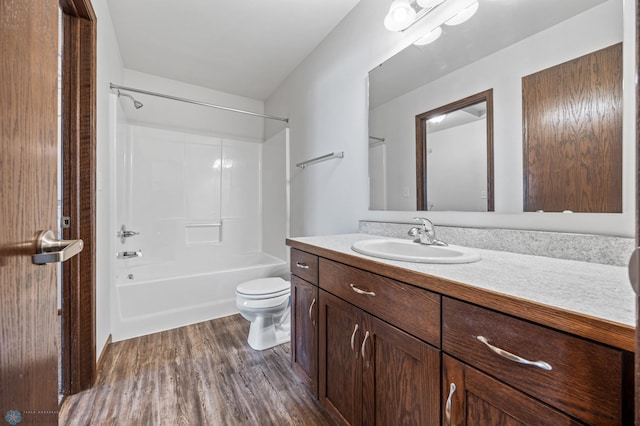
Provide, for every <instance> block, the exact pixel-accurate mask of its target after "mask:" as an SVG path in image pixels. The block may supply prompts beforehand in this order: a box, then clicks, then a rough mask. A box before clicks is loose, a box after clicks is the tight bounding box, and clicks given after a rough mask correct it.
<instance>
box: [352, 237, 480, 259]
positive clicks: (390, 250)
mask: <svg viewBox="0 0 640 426" xmlns="http://www.w3.org/2000/svg"><path fill="white" fill-rule="evenodd" d="M351 249H352V250H353V251H356V252H358V253H361V254H366V255H368V256H373V257H380V258H382V259H390V260H402V261H404V262H416V263H472V262H477V261H479V260H480V259H482V257H481V256H480V253H478V252H477V251H475V250H473V249H470V248H467V247H460V246H454V245H448V246H430V245H424V244H420V243H416V242H413V241H411V240H400V239H390V238H381V239H373V240H362V241H357V242H355V243H353V245H352V246H351Z"/></svg>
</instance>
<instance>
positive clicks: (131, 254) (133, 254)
mask: <svg viewBox="0 0 640 426" xmlns="http://www.w3.org/2000/svg"><path fill="white" fill-rule="evenodd" d="M133 257H142V250H137V251H119V252H118V254H117V255H116V258H118V259H131V258H133Z"/></svg>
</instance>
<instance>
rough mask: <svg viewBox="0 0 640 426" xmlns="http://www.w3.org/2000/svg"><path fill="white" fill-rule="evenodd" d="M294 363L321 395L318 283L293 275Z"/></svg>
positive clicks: (311, 386)
mask: <svg viewBox="0 0 640 426" xmlns="http://www.w3.org/2000/svg"><path fill="white" fill-rule="evenodd" d="M291 330H292V333H291V336H292V338H293V339H292V341H291V365H292V367H293V371H295V372H296V374H297V375H298V376H299V377H300V378H301V379H302V380H303V381H304V382H305V384H306V385H307V388H308V389H309V390H310V391H311V393H312V394H313V395H314V396H315V397H316V398H317V397H318V287H316V286H315V285H313V284H310V283H308V282H306V281H304V280H302V279H300V278H298V277H296V276H295V275H292V276H291Z"/></svg>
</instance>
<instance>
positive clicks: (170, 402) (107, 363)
mask: <svg viewBox="0 0 640 426" xmlns="http://www.w3.org/2000/svg"><path fill="white" fill-rule="evenodd" d="M248 330H249V323H248V322H247V321H246V320H244V319H243V318H242V317H241V316H240V315H232V316H230V317H225V318H220V319H216V320H212V321H208V322H203V323H200V324H194V325H190V326H187V327H182V328H179V329H175V330H170V331H165V332H161V333H156V334H152V335H149V336H144V337H139V338H135V339H130V340H126V341H122V342H117V343H113V344H112V345H111V347H110V349H109V351H108V353H107V354H106V355H105V359H104V362H103V365H102V368H101V369H100V371H99V372H98V380H97V383H96V386H95V387H94V388H92V389H90V390H88V391H85V392H81V393H79V394H76V395H73V396H70V397H68V398H66V400H65V401H64V403H63V405H62V409H61V412H60V422H59V424H60V425H65V426H66V425H118V426H124V425H154V426H155V425H196V426H197V425H332V424H333V422H331V420H329V417H328V415H326V414H325V412H324V411H323V409H322V408H321V407H320V406H319V404H318V403H317V402H316V401H315V400H314V398H313V397H312V396H311V395H310V394H309V392H307V390H306V389H305V388H304V386H303V385H302V383H301V382H300V381H299V380H298V379H297V378H296V377H295V375H294V374H293V372H292V370H291V367H290V353H289V345H288V344H284V345H280V346H277V347H275V348H272V349H267V350H265V351H254V350H252V349H251V348H250V347H249V346H248V345H247V342H246V336H247V332H248Z"/></svg>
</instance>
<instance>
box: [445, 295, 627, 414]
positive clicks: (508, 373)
mask: <svg viewBox="0 0 640 426" xmlns="http://www.w3.org/2000/svg"><path fill="white" fill-rule="evenodd" d="M442 318H443V319H442V325H443V328H442V349H443V351H444V352H447V353H449V354H451V355H453V356H455V357H456V358H459V359H460V360H462V361H464V362H465V363H466V364H469V365H471V366H473V367H476V368H478V369H479V370H482V371H483V372H486V373H488V374H489V375H491V376H494V377H496V378H497V379H499V380H501V381H503V382H505V383H507V384H509V385H511V386H513V387H514V388H517V389H519V390H521V391H522V392H525V393H527V394H529V395H531V396H533V397H535V398H537V399H539V400H541V401H544V402H546V403H547V404H549V405H551V406H553V407H556V408H557V409H559V410H561V411H563V412H566V413H568V414H569V415H571V416H573V417H575V418H577V419H579V420H581V421H583V422H586V423H588V424H593V425H620V424H625V422H626V421H628V417H627V416H628V415H629V413H627V412H626V411H627V408H628V407H626V405H625V401H626V400H627V398H628V395H626V393H627V391H626V389H625V383H626V380H625V375H627V374H631V372H630V371H629V370H628V364H629V362H628V359H626V358H627V357H626V355H625V352H623V351H621V350H617V349H612V348H609V347H607V346H603V345H600V344H597V343H594V342H590V341H588V340H584V339H581V338H578V337H575V336H571V335H567V334H564V333H561V332H558V331H555V330H551V329H548V328H546V327H542V326H539V325H536V324H532V323H529V322H527V321H523V320H520V319H517V318H513V317H510V316H507V315H503V314H500V313H497V312H494V311H490V310H488V309H484V308H481V307H479V306H475V305H471V304H469V303H465V302H461V301H458V300H455V299H450V298H447V297H444V298H443V300H442ZM481 336H482V337H484V338H485V339H486V342H487V343H488V344H487V343H483V342H482V341H480V339H479V338H480V337H481ZM489 345H492V346H493V347H494V349H493V350H492V349H491V348H490V347H489ZM500 350H503V351H507V352H509V353H510V354H512V355H517V356H519V357H521V358H524V359H526V360H528V361H532V362H538V365H531V364H523V363H519V362H515V361H514V360H513V359H509V357H511V356H510V355H509V354H506V353H503V354H502V355H503V356H501V355H500V354H498V353H496V352H497V351H500ZM511 358H512V357H511ZM540 362H544V363H546V364H548V366H545V365H544V364H541V363H540ZM541 367H542V368H541Z"/></svg>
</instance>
